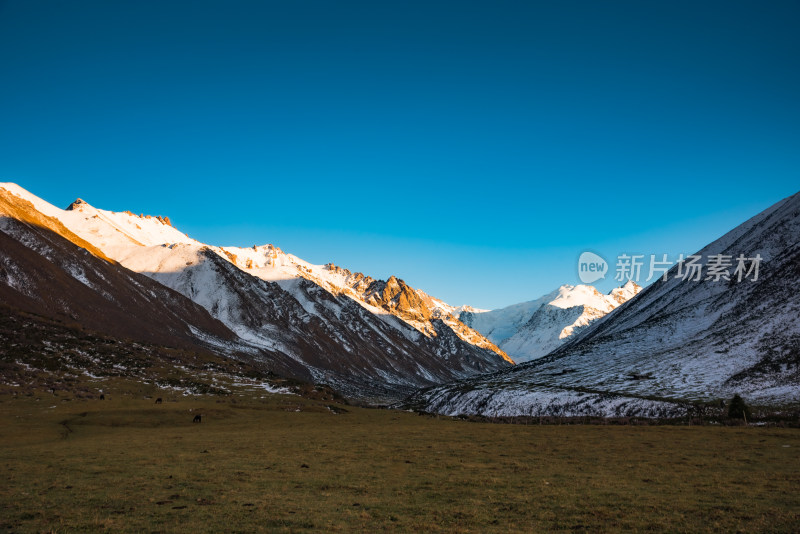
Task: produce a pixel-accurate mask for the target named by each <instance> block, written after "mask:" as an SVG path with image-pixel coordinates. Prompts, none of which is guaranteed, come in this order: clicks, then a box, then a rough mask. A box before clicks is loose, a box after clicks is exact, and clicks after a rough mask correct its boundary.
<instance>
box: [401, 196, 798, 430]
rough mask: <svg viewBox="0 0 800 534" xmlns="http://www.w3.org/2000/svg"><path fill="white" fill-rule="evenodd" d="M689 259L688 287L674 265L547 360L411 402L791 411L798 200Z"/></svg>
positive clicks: (451, 407)
mask: <svg viewBox="0 0 800 534" xmlns="http://www.w3.org/2000/svg"><path fill="white" fill-rule="evenodd" d="M740 255H741V256H742V258H743V259H742V265H743V267H744V268H745V270H744V271H742V273H743V274H744V275H745V276H743V278H742V280H741V281H740V280H739V276H738V274H736V268H737V266H738V263H739V262H738V261H737V258H739V257H740ZM695 256H700V257H701V260H702V262H703V263H702V264H701V265H703V264H705V265H706V269H705V270H702V271H701V272H700V277H699V280H695V278H697V277H696V276H695V275H694V274H693V275H692V276H685V275H687V274H688V269H689V267H688V263H684V264H678V265H675V266H674V267H673V268H672V269H671V270H670V271H669V273H668V278H667V280H666V281H664V280H658V281H657V282H655V283H654V284H652V285H651V286H649V287H648V288H647V289H645V290H643V291H642V292H641V293H640V294H639V295H638V296H637V297H636V298H635V299H631V300H630V301H629V302H627V303H626V304H623V305H622V306H620V307H619V308H618V309H617V310H616V311H614V313H611V314H608V315H607V316H605V317H603V318H601V319H599V320H598V321H595V322H594V323H593V324H591V325H590V326H589V327H588V328H586V329H585V330H584V331H583V332H581V333H579V334H578V335H576V336H574V338H573V339H572V340H571V341H569V342H567V343H566V344H564V345H563V346H561V347H559V348H558V349H556V350H555V351H554V352H552V353H551V354H549V355H547V356H545V357H543V358H540V359H538V360H534V361H532V362H528V363H525V364H522V365H518V366H515V367H514V368H513V369H511V370H509V371H500V372H498V373H494V374H492V375H489V376H482V377H473V378H471V379H467V380H464V381H461V382H456V383H454V384H452V385H445V386H442V387H439V388H434V389H431V390H428V391H426V392H424V393H421V394H420V395H419V396H417V398H416V399H415V402H416V403H418V404H419V405H421V406H423V407H425V408H426V409H428V410H431V411H438V412H441V413H460V412H463V413H484V414H495V413H496V414H499V415H519V414H538V413H563V414H566V415H569V414H571V415H585V414H596V415H615V414H622V415H631V414H652V413H668V412H670V410H671V408H670V407H669V406H670V405H671V404H672V405H673V406H677V404H675V403H679V402H685V401H690V402H700V401H717V400H719V399H729V398H730V397H731V396H732V395H733V394H735V393H739V394H742V395H743V396H744V397H745V398H746V399H747V400H748V401H749V402H752V403H754V404H762V405H771V406H784V405H789V404H796V403H800V291H798V289H797V288H798V284H800V193H798V194H795V195H793V196H791V197H789V198H786V199H784V200H782V201H780V202H778V203H777V204H775V205H774V206H772V207H770V208H769V209H767V210H765V211H764V212H762V213H760V214H759V215H757V216H755V217H753V218H751V219H750V220H748V221H747V222H745V223H743V224H742V225H740V226H738V227H737V228H735V229H734V230H732V231H730V232H728V233H727V234H725V235H724V236H722V237H721V238H719V239H718V240H716V241H714V242H713V243H711V244H709V245H708V246H706V247H705V248H703V249H702V250H700V251H699V252H697V254H696V255H695ZM715 257H716V258H718V259H720V258H721V259H720V261H723V260H725V261H730V263H731V265H730V268H729V269H728V273H729V274H728V277H729V278H730V280H726V279H725V278H724V277H720V278H719V279H717V278H718V277H717V276H716V275H715V274H714V272H713V271H712V270H710V269H709V268H708V265H709V264H712V265H713V262H714V261H715V260H714V258H715ZM757 258H760V259H761V261H760V262H759V261H758V260H757ZM754 259H755V260H754ZM755 266H759V272H758V277H757V279H755V276H754V275H755ZM748 272H749V273H750V276H749V277H748V276H746V275H747V274H748Z"/></svg>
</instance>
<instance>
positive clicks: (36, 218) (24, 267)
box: [0, 187, 310, 379]
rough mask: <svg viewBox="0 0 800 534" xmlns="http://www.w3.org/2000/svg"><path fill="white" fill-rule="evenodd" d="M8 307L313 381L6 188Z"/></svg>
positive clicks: (0, 256) (0, 242)
mask: <svg viewBox="0 0 800 534" xmlns="http://www.w3.org/2000/svg"><path fill="white" fill-rule="evenodd" d="M0 302H1V303H2V309H3V313H7V312H12V313H16V312H24V313H28V314H34V315H35V316H38V317H44V318H47V319H50V320H53V321H55V322H56V323H59V324H63V325H66V326H69V327H75V328H83V329H87V330H88V331H93V332H98V333H103V334H106V335H110V336H114V337H117V338H119V339H128V340H133V341H136V342H139V343H148V344H156V345H161V346H169V347H180V348H183V349H190V350H194V351H205V352H214V353H216V354H220V355H224V356H228V357H232V358H236V359H239V360H250V361H252V360H255V359H258V360H269V361H270V362H271V365H270V369H272V370H274V371H276V372H280V373H281V374H283V375H288V376H293V377H296V378H303V377H308V378H309V379H310V375H309V374H308V372H307V371H306V370H305V369H304V368H303V367H302V366H300V365H298V364H297V363H296V362H295V361H294V360H291V359H289V358H287V357H285V356H283V355H281V354H278V353H271V352H269V351H266V350H265V349H263V348H260V347H255V346H250V345H247V344H245V343H241V340H239V338H238V337H237V336H236V335H235V334H234V333H233V332H232V331H231V330H230V329H228V328H227V327H226V326H225V325H224V324H223V323H221V322H220V321H218V320H216V319H214V318H213V317H211V315H210V314H209V313H208V312H207V311H206V310H205V309H204V308H202V307H201V306H199V305H197V304H196V303H194V302H192V301H191V300H189V299H187V298H186V297H184V296H183V295H181V294H180V293H178V292H176V291H173V290H171V289H169V288H167V287H164V286H163V285H161V284H158V283H156V282H154V281H153V280H151V279H150V278H148V277H146V276H143V275H140V274H137V273H134V272H132V271H130V270H128V269H126V268H124V267H122V266H120V265H119V264H117V263H116V262H115V261H113V260H111V259H110V258H108V257H107V256H106V255H105V254H104V253H103V252H102V251H101V250H99V249H98V248H96V247H94V246H93V245H91V244H90V243H88V242H86V241H84V240H83V239H81V238H80V237H79V236H77V235H76V234H74V233H73V232H71V231H70V230H69V229H68V228H66V227H65V226H64V225H63V224H62V223H60V222H59V221H58V220H57V219H54V218H52V217H49V216H47V215H45V214H43V213H42V212H40V211H39V210H37V209H36V208H35V207H34V206H33V205H32V204H31V203H29V202H27V201H25V200H23V199H21V198H19V197H18V196H15V195H13V194H11V193H10V192H9V191H8V190H7V189H5V188H2V187H0Z"/></svg>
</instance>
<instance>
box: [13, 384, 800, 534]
mask: <svg viewBox="0 0 800 534" xmlns="http://www.w3.org/2000/svg"><path fill="white" fill-rule="evenodd" d="M145 393H148V394H151V395H153V396H156V395H160V396H162V397H163V399H164V402H163V404H159V405H156V404H154V402H153V398H145V397H146V396H145V395H143V394H142V393H141V392H130V391H129V392H127V393H122V392H120V393H118V394H109V395H108V396H107V399H106V400H103V401H101V400H97V399H88V398H75V397H70V396H69V394H66V393H59V394H58V395H54V394H51V393H41V392H37V393H36V394H33V395H30V396H18V397H17V396H11V395H4V396H2V397H0V429H2V432H0V471H1V472H2V476H3V479H4V480H5V484H3V485H2V486H0V532H3V531H5V532H50V531H53V532H76V531H77V532H81V531H104V530H107V531H113V532H201V531H218V532H306V531H325V532H337V531H338V532H379V531H397V532H408V531H432V532H436V531H441V532H509V531H516V532H542V531H557V530H564V531H598V530H602V531H645V530H649V531H669V532H737V531H738V532H756V531H765V532H791V531H795V532H796V531H798V530H799V529H800V493H799V492H798V488H800V455H799V454H798V453H800V430H798V429H779V428H752V427H751V428H745V427H712V426H691V427H687V426H600V425H563V426H558V425H544V426H540V425H531V426H526V425H504V424H491V423H473V422H466V421H461V420H457V419H449V418H436V417H429V416H419V415H416V414H413V413H407V412H396V411H389V410H377V409H363V408H357V407H353V406H342V405H332V404H331V403H330V401H321V400H311V399H306V398H302V397H299V396H294V395H276V394H268V393H260V394H259V393H256V392H254V391H252V390H248V391H234V394H233V395H230V396H222V397H221V396H214V395H209V396H197V397H185V396H180V395H177V394H176V395H171V394H169V393H159V392H158V391H151V392H145ZM198 413H200V414H202V417H203V420H202V423H200V424H194V423H192V419H193V417H194V415H195V414H198Z"/></svg>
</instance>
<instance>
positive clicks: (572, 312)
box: [460, 280, 642, 363]
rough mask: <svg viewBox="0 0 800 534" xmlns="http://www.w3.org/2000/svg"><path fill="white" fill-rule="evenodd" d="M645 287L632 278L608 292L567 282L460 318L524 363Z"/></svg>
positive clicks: (463, 314) (544, 352) (471, 312)
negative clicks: (535, 295)
mask: <svg viewBox="0 0 800 534" xmlns="http://www.w3.org/2000/svg"><path fill="white" fill-rule="evenodd" d="M641 289H642V288H641V287H639V286H638V285H637V284H636V283H635V282H633V281H632V280H629V281H628V282H627V283H626V284H625V285H624V286H622V287H618V288H616V289H613V290H612V291H611V292H610V293H608V294H607V295H606V294H603V293H600V292H599V291H598V290H597V289H595V288H594V287H593V286H587V285H577V286H570V285H563V286H561V287H559V288H558V289H556V290H555V291H553V292H551V293H548V294H547V295H544V296H542V297H540V298H538V299H536V300H531V301H528V302H522V303H520V304H513V305H511V306H508V307H505V308H501V309H498V310H492V311H478V310H468V311H467V310H465V311H462V312H461V314H460V319H461V321H462V322H463V323H464V324H467V325H469V326H471V327H472V328H474V329H475V330H477V331H478V332H480V333H481V334H483V335H484V336H486V337H487V338H488V339H490V340H491V341H493V342H494V343H497V344H498V345H499V346H500V348H501V349H503V350H504V351H505V352H506V353H508V354H509V355H510V356H511V357H512V358H513V359H514V361H516V362H517V363H520V362H526V361H530V360H533V359H536V358H541V357H542V356H544V355H546V354H548V353H550V352H551V351H553V350H554V349H556V348H557V347H559V346H560V345H562V344H563V343H564V342H566V341H567V339H568V338H569V337H570V336H573V335H575V334H577V333H578V332H580V331H581V330H583V329H584V328H586V327H587V326H588V325H589V324H591V323H592V321H595V320H597V319H599V318H600V317H603V316H604V315H606V314H607V313H609V312H611V311H612V310H614V309H615V308H616V307H617V306H619V305H620V304H623V303H624V302H627V301H628V300H629V299H631V298H632V297H633V296H635V295H636V294H637V293H638V292H639V291H641Z"/></svg>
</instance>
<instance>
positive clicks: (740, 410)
mask: <svg viewBox="0 0 800 534" xmlns="http://www.w3.org/2000/svg"><path fill="white" fill-rule="evenodd" d="M728 417H730V418H731V419H744V420H745V421H747V420H748V419H750V408H749V407H748V406H747V404H745V402H744V399H743V398H742V397H740V396H739V395H738V394H737V395H734V396H733V399H731V403H730V405H729V406H728Z"/></svg>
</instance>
